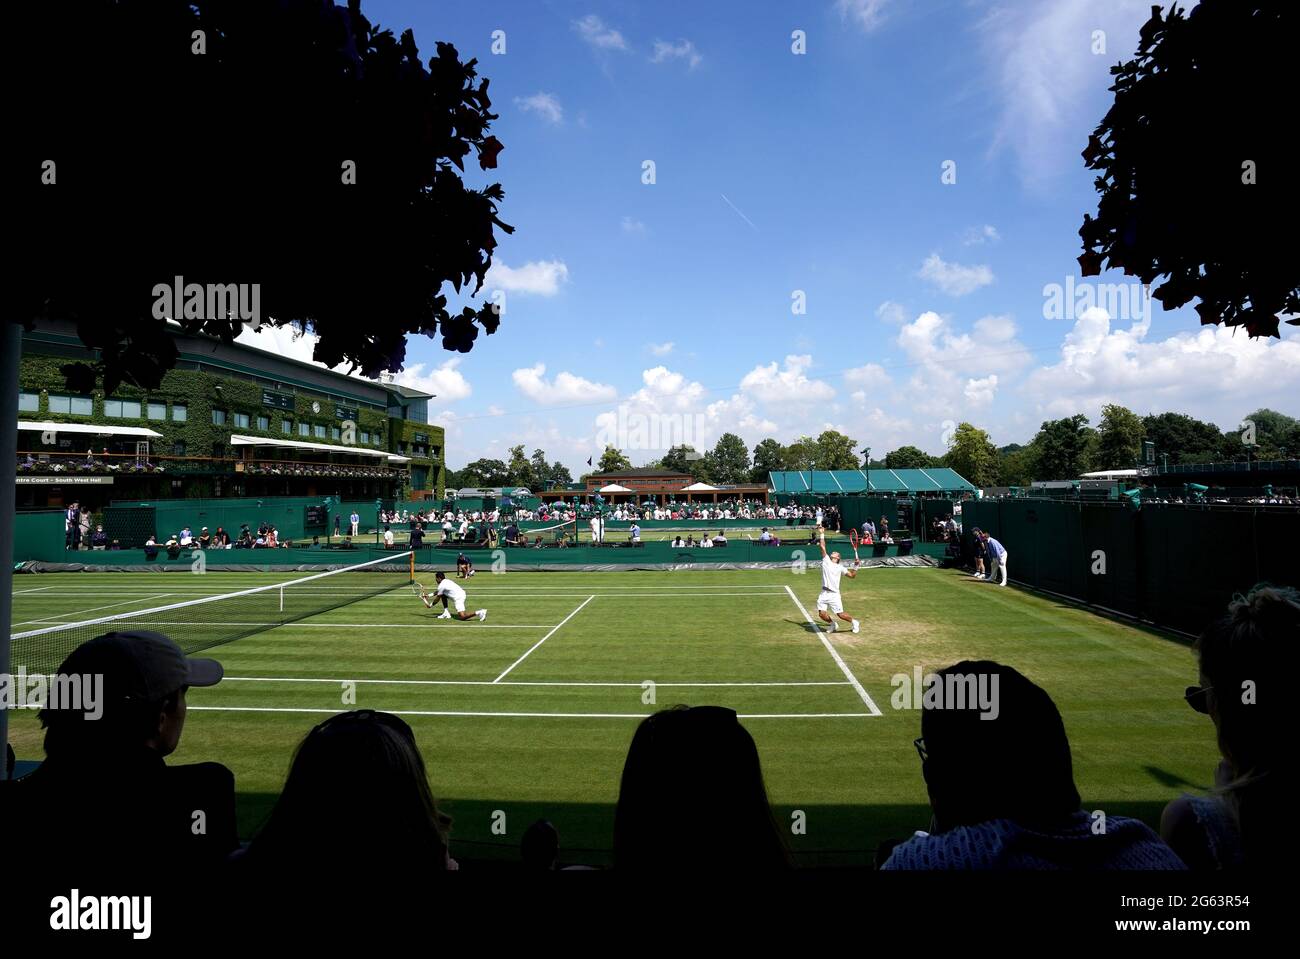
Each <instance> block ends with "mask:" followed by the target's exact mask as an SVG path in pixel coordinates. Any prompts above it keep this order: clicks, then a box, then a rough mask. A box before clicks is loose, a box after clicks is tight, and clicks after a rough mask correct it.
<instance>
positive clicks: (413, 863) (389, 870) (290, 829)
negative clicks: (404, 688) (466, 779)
mask: <svg viewBox="0 0 1300 959" xmlns="http://www.w3.org/2000/svg"><path fill="white" fill-rule="evenodd" d="M341 771H342V772H343V774H341ZM450 826H451V819H450V817H448V816H446V815H444V814H443V813H442V812H440V811H439V810H438V805H437V803H436V802H435V800H434V798H433V791H432V790H431V789H430V788H429V776H428V772H427V771H426V769H425V765H424V759H423V758H422V757H421V756H420V750H419V747H418V746H417V745H416V742H415V734H414V733H413V732H412V731H411V727H410V726H408V725H407V724H406V723H405V722H404V721H403V720H402V719H401V718H400V717H398V716H394V715H392V714H391V713H382V712H376V711H374V710H370V709H359V710H353V711H351V712H345V713H339V714H338V715H337V716H333V717H331V718H329V719H327V720H325V722H323V723H321V724H320V725H319V726H316V727H315V728H314V729H312V731H311V732H309V733H308V734H307V737H306V738H305V739H304V740H303V741H302V743H301V744H300V745H299V746H298V750H297V752H296V753H295V754H294V757H293V763H292V765H291V766H290V767H289V775H288V778H287V779H286V780H285V783H284V789H283V790H282V791H281V792H280V798H279V799H278V800H277V801H276V804H275V807H274V808H273V809H272V810H271V814H270V817H269V818H268V819H267V821H266V825H264V826H263V827H262V828H261V830H260V831H259V832H258V834H257V835H256V836H255V837H254V838H253V840H252V842H251V843H249V846H248V848H247V850H245V851H244V852H243V853H242V854H239V855H237V856H236V857H235V859H236V861H237V862H238V863H239V865H240V867H241V868H246V869H247V870H249V871H250V872H251V873H252V874H253V875H255V876H256V875H259V874H260V875H261V876H267V877H271V876H278V875H284V874H292V875H302V874H304V873H316V874H322V875H323V874H325V873H328V872H329V871H330V870H332V869H334V868H335V867H336V866H337V862H338V856H339V850H344V849H345V850H347V859H348V863H349V867H348V868H349V869H350V870H351V869H356V870H357V875H359V876H369V877H371V878H372V879H373V880H378V879H379V878H380V877H383V876H422V875H425V874H427V873H429V872H442V871H445V870H449V869H455V868H456V862H455V860H453V859H452V858H451V855H450V853H449V851H448V846H447V837H448V831H449V829H450Z"/></svg>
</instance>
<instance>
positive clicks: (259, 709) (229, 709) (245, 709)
mask: <svg viewBox="0 0 1300 959" xmlns="http://www.w3.org/2000/svg"><path fill="white" fill-rule="evenodd" d="M187 708H188V709H189V710H191V711H194V710H199V711H202V712H211V713H311V714H321V713H327V714H330V715H333V714H334V713H337V712H338V710H337V709H308V708H298V707H292V708H289V707H284V706H189V707H187ZM386 712H390V713H393V714H394V715H396V716H484V717H486V716H500V717H507V718H512V719H645V718H646V717H648V716H651V715H653V714H652V713H508V712H497V713H494V712H487V711H478V710H466V711H456V710H434V709H390V710H386ZM877 715H879V713H738V714H737V715H736V718H737V719H862V718H865V717H869V716H877Z"/></svg>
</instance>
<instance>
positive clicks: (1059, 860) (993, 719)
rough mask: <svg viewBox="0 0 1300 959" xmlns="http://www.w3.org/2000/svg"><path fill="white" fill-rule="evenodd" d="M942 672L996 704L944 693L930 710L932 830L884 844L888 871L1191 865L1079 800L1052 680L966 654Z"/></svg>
mask: <svg viewBox="0 0 1300 959" xmlns="http://www.w3.org/2000/svg"><path fill="white" fill-rule="evenodd" d="M935 675H937V677H938V685H937V686H936V687H932V688H936V689H939V690H946V689H954V690H955V689H962V688H966V689H969V688H971V686H972V685H974V686H975V687H976V688H979V689H987V690H991V691H992V703H991V705H993V707H994V710H985V709H982V708H981V704H980V703H979V702H978V701H975V700H969V699H965V698H961V699H957V700H955V701H954V699H952V698H949V699H947V701H945V699H944V697H942V696H941V697H939V698H938V700H937V702H935V703H934V704H933V705H927V706H926V707H925V708H924V709H923V710H922V712H921V738H919V739H917V740H916V742H915V743H914V745H915V746H916V751H917V754H918V755H919V756H920V758H921V775H922V777H923V778H924V779H925V785H926V790H927V792H928V793H929V796H930V809H931V812H932V814H933V815H932V818H931V823H930V828H929V830H928V831H924V832H917V833H916V834H915V835H913V836H912V838H910V839H907V840H905V841H903V842H901V843H897V844H894V845H893V846H892V849H890V848H885V849H882V850H881V852H880V853H878V856H877V861H880V860H881V859H883V863H882V865H881V866H880V868H881V869H885V870H925V871H931V870H952V871H972V870H991V871H1037V870H1070V871H1100V870H1184V869H1185V868H1186V867H1185V866H1184V865H1183V863H1182V862H1181V861H1180V860H1179V859H1178V857H1177V856H1176V855H1175V854H1174V852H1173V850H1171V849H1170V848H1169V847H1168V846H1167V845H1165V843H1163V842H1161V840H1160V837H1159V836H1157V835H1156V834H1155V832H1153V831H1152V830H1151V828H1150V827H1148V826H1147V825H1146V824H1145V823H1142V822H1140V821H1138V820H1136V819H1130V818H1128V817H1124V816H1116V815H1109V814H1108V815H1107V816H1106V818H1105V820H1104V824H1103V828H1098V823H1099V820H1097V819H1096V818H1095V817H1094V815H1093V814H1092V813H1090V812H1088V811H1087V810H1084V809H1083V808H1082V802H1081V800H1080V797H1079V790H1078V788H1077V787H1076V786H1075V784H1074V771H1073V762H1072V758H1071V755H1070V741H1069V739H1068V738H1067V737H1066V735H1065V724H1064V722H1063V721H1062V720H1061V714H1060V712H1059V711H1058V710H1057V708H1056V704H1055V703H1053V702H1052V698H1051V697H1050V696H1049V695H1048V694H1047V692H1046V691H1045V690H1044V689H1042V688H1041V687H1040V686H1037V685H1035V684H1034V683H1032V682H1030V681H1029V680H1028V679H1027V678H1025V676H1023V675H1022V674H1021V673H1019V672H1017V671H1016V670H1014V669H1012V668H1011V667H1010V666H1004V665H1002V664H1001V663H995V662H989V661H973V662H972V661H964V662H960V663H957V664H955V665H953V666H949V667H948V668H947V669H943V670H940V671H939V672H938V673H937V674H935ZM957 695H959V696H960V695H962V694H957ZM980 698H983V697H980ZM886 846H887V847H888V846H889V844H886ZM886 852H888V858H884V853H886Z"/></svg>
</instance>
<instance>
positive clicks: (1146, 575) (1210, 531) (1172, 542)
mask: <svg viewBox="0 0 1300 959" xmlns="http://www.w3.org/2000/svg"><path fill="white" fill-rule="evenodd" d="M962 521H963V522H962V530H963V541H964V548H965V549H966V551H967V555H968V556H969V550H970V548H971V530H972V529H974V528H976V527H979V528H980V529H983V530H986V531H987V532H988V533H990V534H991V535H992V536H994V537H995V538H996V539H997V540H998V541H999V542H1001V543H1002V545H1003V546H1004V547H1006V550H1007V556H1008V569H1009V571H1010V573H1011V576H1012V578H1014V579H1015V580H1016V581H1017V582H1020V583H1024V584H1026V585H1028V586H1032V587H1034V588H1037V589H1044V590H1051V591H1052V592H1056V593H1061V594H1062V595H1065V596H1070V597H1072V598H1075V599H1078V600H1081V601H1083V602H1087V603H1092V604H1094V605H1097V606H1101V607H1105V608H1106V609H1110V610H1115V611H1116V612H1121V613H1125V614H1128V615H1132V616H1138V617H1140V618H1142V619H1146V620H1150V621H1151V622H1154V623H1157V624H1159V625H1161V626H1165V627H1168V628H1171V629H1177V630H1181V631H1183V632H1188V633H1199V632H1200V631H1201V630H1203V629H1204V628H1205V627H1206V625H1207V624H1209V623H1210V622H1211V621H1213V620H1214V619H1215V618H1217V617H1218V616H1221V615H1223V613H1224V611H1225V610H1226V608H1227V605H1228V603H1229V601H1230V600H1231V599H1232V597H1233V596H1234V595H1235V594H1237V593H1244V592H1246V591H1248V590H1249V589H1250V588H1251V587H1252V586H1254V585H1255V584H1257V583H1260V582H1271V583H1274V584H1279V585H1290V586H1293V585H1296V584H1297V581H1300V573H1298V572H1297V571H1298V570H1300V564H1298V563H1297V561H1296V558H1295V551H1296V543H1297V542H1298V541H1300V513H1297V512H1296V511H1294V510H1279V509H1269V508H1266V507H1260V508H1259V509H1215V508H1213V507H1209V508H1195V507H1186V506H1177V505H1171V504H1147V505H1145V506H1143V507H1142V509H1141V510H1140V511H1134V510H1130V509H1127V508H1121V507H1117V506H1114V505H1107V504H1104V503H1079V502H1073V503H1071V502H1057V501H1052V500H1042V499H1032V500H1027V499H1015V500H1012V499H1004V500H992V501H989V500H984V501H975V502H968V503H965V504H964V505H963V508H962Z"/></svg>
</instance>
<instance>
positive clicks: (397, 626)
mask: <svg viewBox="0 0 1300 959" xmlns="http://www.w3.org/2000/svg"><path fill="white" fill-rule="evenodd" d="M118 605H120V604H118ZM105 608H107V607H105ZM141 612H142V613H143V612H148V611H147V610H141ZM314 615H317V616H322V615H324V614H323V613H316V614H314ZM430 618H431V619H436V617H430ZM31 622H34V623H55V624H56V625H60V626H75V625H77V623H78V622H80V620H76V619H69V620H66V621H60V619H59V618H57V617H51V618H49V619H35V620H31ZM16 625H18V626H22V625H24V624H23V623H17V624H16ZM149 625H150V626H262V627H265V628H267V629H270V628H271V627H275V628H276V629H297V628H299V627H302V628H303V629H332V628H338V629H371V628H373V629H457V628H459V627H457V626H453V625H447V626H439V625H438V624H437V623H304V622H301V621H297V620H291V621H289V622H287V623H235V622H228V621H227V620H224V619H223V620H221V621H220V622H216V623H205V622H200V621H196V620H193V619H185V620H177V621H175V622H161V621H158V620H152V619H151V620H149ZM466 625H469V626H472V627H473V628H474V629H553V628H554V627H552V626H551V625H550V624H549V623H546V624H544V625H541V626H520V625H515V624H506V623H492V624H491V625H489V624H487V623H474V622H470V623H467V624H466Z"/></svg>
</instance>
